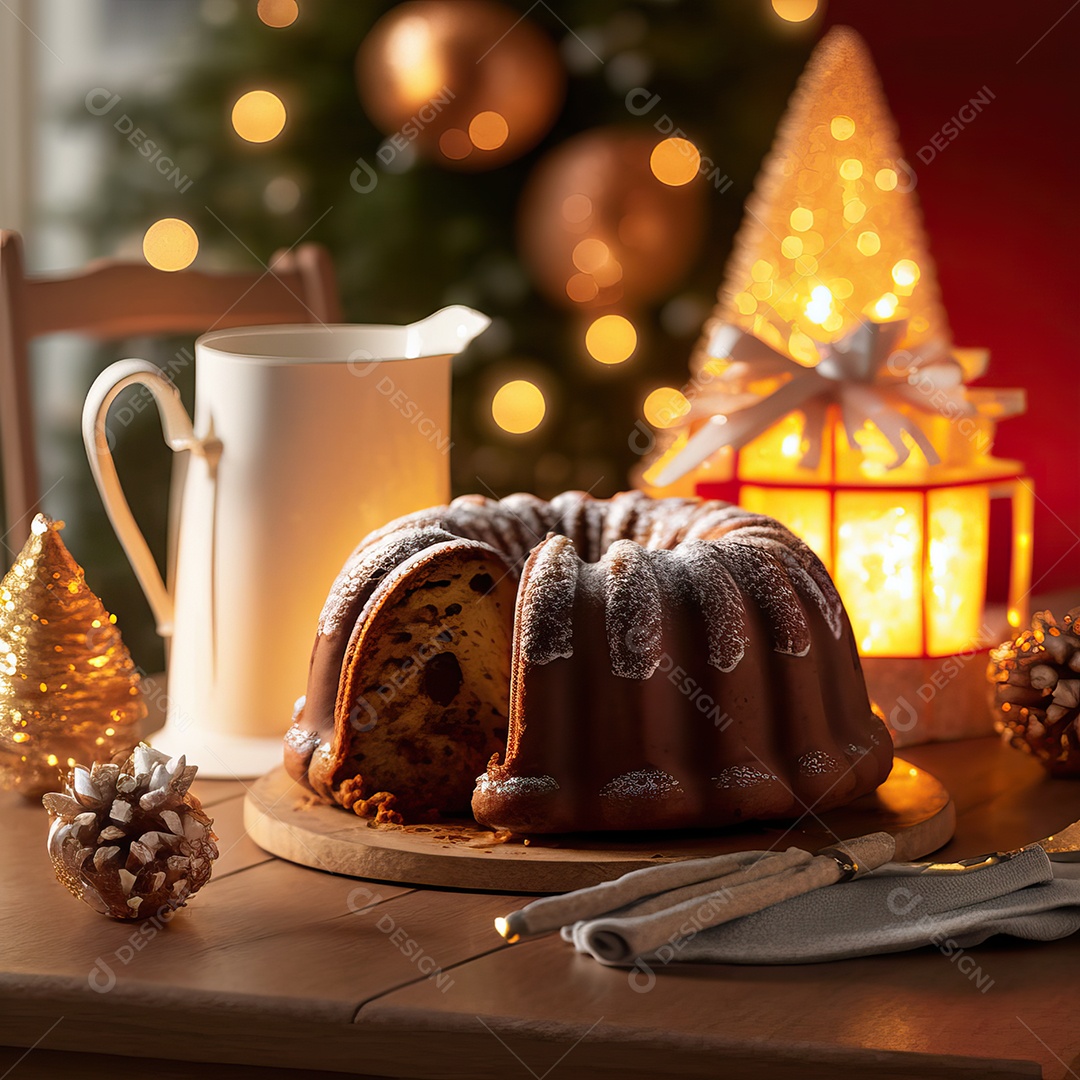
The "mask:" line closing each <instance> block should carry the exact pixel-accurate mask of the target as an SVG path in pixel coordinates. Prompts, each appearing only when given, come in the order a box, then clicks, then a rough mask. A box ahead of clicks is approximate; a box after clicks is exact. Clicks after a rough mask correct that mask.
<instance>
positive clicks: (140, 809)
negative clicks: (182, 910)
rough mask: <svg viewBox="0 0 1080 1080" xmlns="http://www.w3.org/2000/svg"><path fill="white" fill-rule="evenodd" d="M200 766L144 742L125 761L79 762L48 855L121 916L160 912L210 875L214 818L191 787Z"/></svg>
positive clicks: (76, 884) (56, 799)
mask: <svg viewBox="0 0 1080 1080" xmlns="http://www.w3.org/2000/svg"><path fill="white" fill-rule="evenodd" d="M196 772H198V769H197V768H196V766H194V765H188V764H186V762H185V760H184V758H183V757H179V758H173V759H170V758H169V757H168V755H166V754H163V753H161V751H159V750H152V749H151V748H150V747H149V746H147V745H146V744H145V743H140V744H139V745H138V746H136V747H135V751H134V753H133V754H132V755H131V756H130V757H129V758H128V760H127V761H126V762H125V764H124V765H123V766H121V765H116V764H109V765H103V764H101V763H95V764H94V765H93V766H92V767H91V768H89V769H87V768H86V767H85V766H83V765H76V766H75V767H74V768H73V769H72V770H71V771H70V773H69V774H68V778H67V780H66V782H65V784H64V790H63V791H62V792H58V791H54V792H49V793H48V794H47V795H45V796H44V798H43V799H42V802H43V803H44V805H45V809H46V810H48V811H49V819H50V821H51V823H52V824H51V826H50V828H49V856H50V858H51V859H52V862H53V869H54V870H55V871H56V877H57V879H58V880H59V881H60V884H61V885H64V886H65V887H66V888H67V889H69V890H70V891H71V893H72V895H73V896H76V897H78V898H79V899H80V900H82V901H83V902H84V903H86V904H89V905H90V907H92V908H93V909H94V910H95V911H99V912H101V914H102V915H111V916H112V917H113V918H114V919H147V918H150V917H152V916H157V917H161V916H163V915H165V914H166V913H169V912H172V911H175V910H176V908H178V907H183V905H184V904H185V903H187V900H188V897H190V896H192V895H193V894H194V893H196V892H198V891H199V889H201V888H202V887H203V886H204V885H205V884H206V883H207V882H208V881H209V880H210V870H211V863H212V862H213V860H214V859H216V858H217V857H218V849H217V845H216V844H215V843H214V841H215V840H216V839H217V837H216V836H214V833H213V831H212V830H211V826H212V825H213V824H214V823H213V821H212V820H211V819H210V818H208V817H207V816H206V814H205V812H204V811H203V809H202V805H201V804H200V802H199V800H198V799H197V798H196V797H195V796H194V795H192V794H191V792H190V791H188V788H190V787H191V782H192V781H193V780H194V779H195V774H196Z"/></svg>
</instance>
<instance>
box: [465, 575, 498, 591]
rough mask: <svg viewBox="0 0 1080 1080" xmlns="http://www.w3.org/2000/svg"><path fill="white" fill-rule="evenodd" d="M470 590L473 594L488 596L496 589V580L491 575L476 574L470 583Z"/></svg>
mask: <svg viewBox="0 0 1080 1080" xmlns="http://www.w3.org/2000/svg"><path fill="white" fill-rule="evenodd" d="M469 588H470V589H472V591H473V592H478V593H484V594H485V595H487V594H488V593H489V592H491V590H492V589H493V588H495V579H494V578H492V576H491V575H490V574H476V575H474V576H473V578H472V580H471V581H470V582H469Z"/></svg>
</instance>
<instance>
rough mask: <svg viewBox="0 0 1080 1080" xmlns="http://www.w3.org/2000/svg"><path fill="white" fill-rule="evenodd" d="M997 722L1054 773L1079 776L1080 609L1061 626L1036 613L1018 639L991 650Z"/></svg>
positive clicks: (1006, 735)
mask: <svg viewBox="0 0 1080 1080" xmlns="http://www.w3.org/2000/svg"><path fill="white" fill-rule="evenodd" d="M987 676H988V677H989V679H990V681H991V682H992V683H993V684H994V704H995V705H996V706H997V720H996V721H995V727H996V728H997V730H998V731H999V732H1001V734H1002V737H1003V738H1004V739H1005V741H1006V742H1007V743H1009V744H1010V745H1011V746H1015V747H1016V748H1017V749H1020V750H1025V751H1027V752H1028V753H1031V754H1034V755H1035V756H1036V757H1037V758H1038V759H1039V760H1040V761H1041V762H1042V764H1043V765H1045V766H1046V768H1047V769H1048V770H1049V771H1050V772H1051V774H1053V775H1054V776H1076V775H1080V608H1073V610H1072V611H1070V612H1069V613H1068V614H1067V615H1066V616H1065V619H1064V625H1061V626H1059V625H1058V623H1057V620H1056V619H1055V618H1054V616H1053V615H1052V614H1051V613H1050V612H1049V611H1040V612H1038V613H1037V614H1036V615H1035V616H1034V617H1033V618H1032V620H1031V629H1030V630H1025V631H1023V633H1021V634H1020V635H1019V636H1018V637H1017V638H1016V639H1015V640H1014V641H1006V642H1005V643H1004V644H1002V645H999V646H998V647H997V648H996V649H993V650H991V652H990V666H989V668H988V669H987Z"/></svg>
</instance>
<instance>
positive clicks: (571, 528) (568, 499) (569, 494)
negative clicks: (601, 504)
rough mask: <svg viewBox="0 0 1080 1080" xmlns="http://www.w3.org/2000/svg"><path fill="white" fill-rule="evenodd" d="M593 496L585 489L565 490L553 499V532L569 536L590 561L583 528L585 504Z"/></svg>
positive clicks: (582, 554) (581, 554) (580, 552)
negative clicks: (587, 493) (586, 492)
mask: <svg viewBox="0 0 1080 1080" xmlns="http://www.w3.org/2000/svg"><path fill="white" fill-rule="evenodd" d="M592 501H593V500H592V498H591V496H589V495H586V494H585V492H584V491H564V492H563V493H562V494H561V495H556V496H555V498H554V499H552V500H551V514H552V523H551V530H552V532H557V533H561V534H562V535H563V536H567V537H569V538H570V539H571V540H572V541H573V542H574V546H575V547H576V548H577V550H578V553H579V554H580V556H581V558H582V559H583V560H584V561H586V562H589V561H591V560H590V559H589V550H588V542H587V539H586V536H585V529H584V528H583V517H584V514H585V504H586V503H587V502H592Z"/></svg>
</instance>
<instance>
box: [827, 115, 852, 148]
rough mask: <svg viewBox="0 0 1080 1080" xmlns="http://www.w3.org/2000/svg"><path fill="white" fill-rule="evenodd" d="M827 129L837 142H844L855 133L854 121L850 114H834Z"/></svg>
mask: <svg viewBox="0 0 1080 1080" xmlns="http://www.w3.org/2000/svg"><path fill="white" fill-rule="evenodd" d="M829 131H830V132H831V133H832V137H833V138H834V139H836V140H837V141H838V142H846V141H847V140H848V139H850V138H851V136H852V135H854V134H855V121H854V120H852V119H851V117H850V116H834V117H833V118H832V120H830V121H829Z"/></svg>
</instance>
